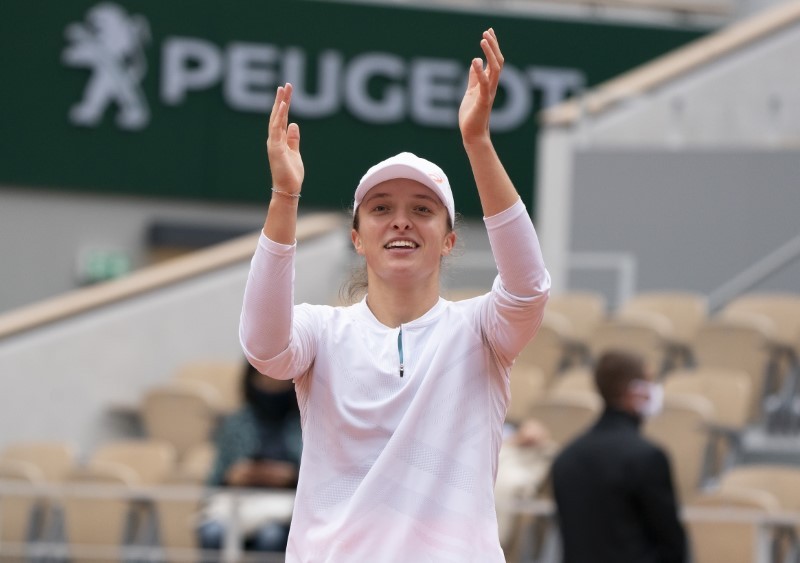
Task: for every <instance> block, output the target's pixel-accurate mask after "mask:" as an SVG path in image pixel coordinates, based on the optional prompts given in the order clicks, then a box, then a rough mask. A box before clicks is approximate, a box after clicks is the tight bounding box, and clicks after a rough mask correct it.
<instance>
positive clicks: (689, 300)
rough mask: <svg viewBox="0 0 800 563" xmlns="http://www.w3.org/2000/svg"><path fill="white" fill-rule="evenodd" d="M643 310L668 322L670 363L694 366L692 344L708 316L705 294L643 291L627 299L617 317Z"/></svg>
mask: <svg viewBox="0 0 800 563" xmlns="http://www.w3.org/2000/svg"><path fill="white" fill-rule="evenodd" d="M640 312H646V313H657V314H659V315H661V316H663V317H664V318H666V319H667V320H668V321H669V324H670V328H669V331H668V333H667V337H668V340H669V348H670V349H669V351H668V352H669V356H670V358H669V359H670V361H671V365H674V366H689V365H691V364H692V361H693V360H692V357H691V343H692V341H693V339H694V336H695V334H696V333H697V329H698V328H700V326H701V325H702V324H703V323H704V322H705V321H706V320H707V319H708V300H707V299H706V297H705V296H704V295H701V294H699V293H694V292H688V291H648V292H642V293H639V294H637V295H635V296H633V297H632V298H630V299H629V300H628V301H626V302H625V303H624V304H623V305H622V307H621V308H620V309H619V311H618V312H617V316H618V317H625V316H628V315H632V314H633V315H635V314H638V313H640Z"/></svg>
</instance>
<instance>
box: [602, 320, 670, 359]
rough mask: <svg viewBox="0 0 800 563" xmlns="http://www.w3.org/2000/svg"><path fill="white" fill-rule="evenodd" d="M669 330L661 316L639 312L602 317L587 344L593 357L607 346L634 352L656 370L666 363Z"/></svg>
mask: <svg viewBox="0 0 800 563" xmlns="http://www.w3.org/2000/svg"><path fill="white" fill-rule="evenodd" d="M669 331H670V324H669V321H668V320H667V319H666V318H664V317H663V316H661V315H659V314H658V313H645V312H639V313H636V314H629V315H628V316H626V317H624V318H613V319H609V320H606V321H603V322H602V323H600V325H599V326H598V327H597V328H596V329H595V331H594V333H593V334H592V336H591V339H590V343H589V345H590V349H591V352H592V355H593V356H594V357H595V358H598V357H600V356H601V355H602V354H603V352H606V351H608V350H621V351H625V352H630V353H633V354H638V355H640V356H641V357H642V358H643V359H644V361H645V364H646V365H647V366H648V368H649V369H651V370H652V371H653V373H655V374H660V373H661V372H662V371H663V369H664V367H665V365H666V360H667V352H668V346H669V339H668V334H669Z"/></svg>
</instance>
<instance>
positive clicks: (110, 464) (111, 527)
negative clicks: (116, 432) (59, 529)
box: [63, 460, 140, 563]
mask: <svg viewBox="0 0 800 563" xmlns="http://www.w3.org/2000/svg"><path fill="white" fill-rule="evenodd" d="M67 482H68V483H69V484H70V485H71V486H72V487H73V488H72V489H71V490H70V492H69V494H66V495H65V496H64V499H63V507H64V532H65V539H66V542H67V548H68V551H69V553H70V558H69V560H70V562H71V563H90V562H96V561H98V560H101V561H105V562H107V563H116V562H121V561H124V560H127V558H123V557H122V553H121V552H120V548H121V547H123V546H125V545H131V544H132V543H134V538H135V537H136V535H137V533H138V531H139V528H140V527H139V526H138V525H137V522H136V520H135V519H134V514H135V513H137V512H138V510H136V509H135V508H134V505H133V503H132V501H131V498H130V497H129V496H128V495H127V494H126V492H127V491H132V490H133V487H135V486H137V485H139V484H140V477H139V473H138V472H137V471H136V470H135V469H133V468H132V467H130V466H128V465H126V464H125V463H121V462H115V461H101V460H95V461H92V462H90V463H89V464H87V465H86V466H85V467H80V468H76V469H74V470H73V471H72V472H70V474H69V475H68V476H67ZM78 487H89V489H87V490H80V489H79V488H78Z"/></svg>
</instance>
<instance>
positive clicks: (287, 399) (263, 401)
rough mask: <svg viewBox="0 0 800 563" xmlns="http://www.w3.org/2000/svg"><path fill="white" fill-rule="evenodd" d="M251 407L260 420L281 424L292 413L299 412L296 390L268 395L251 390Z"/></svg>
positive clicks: (257, 390)
mask: <svg viewBox="0 0 800 563" xmlns="http://www.w3.org/2000/svg"><path fill="white" fill-rule="evenodd" d="M249 395H250V396H249V402H250V406H251V407H252V408H253V410H254V411H255V413H256V415H257V416H258V418H260V419H262V420H267V421H270V422H279V421H281V420H283V419H284V418H286V415H288V414H289V413H291V412H295V411H296V410H297V397H296V396H295V393H294V389H289V390H287V391H280V392H278V393H266V392H264V391H261V390H259V389H251V390H250V394H249Z"/></svg>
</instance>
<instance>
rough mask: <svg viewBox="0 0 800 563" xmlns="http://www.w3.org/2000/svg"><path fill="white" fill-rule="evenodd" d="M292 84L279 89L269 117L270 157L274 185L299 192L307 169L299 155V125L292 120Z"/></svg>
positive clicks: (288, 191)
mask: <svg viewBox="0 0 800 563" xmlns="http://www.w3.org/2000/svg"><path fill="white" fill-rule="evenodd" d="M291 101H292V85H291V84H288V83H287V84H286V85H285V86H281V87H279V88H278V91H277V93H276V94H275V103H274V104H273V105H272V112H271V113H270V116H269V136H268V137H267V157H268V158H269V168H270V171H271V172H272V187H273V188H274V189H276V190H280V191H282V192H287V193H290V194H299V193H300V189H301V188H302V186H303V177H304V175H305V171H304V168H303V159H302V158H301V157H300V127H298V125H297V124H296V123H288V122H289V104H290V103H291Z"/></svg>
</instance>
